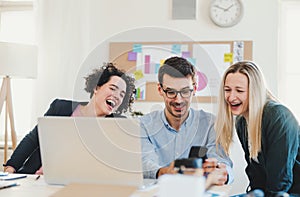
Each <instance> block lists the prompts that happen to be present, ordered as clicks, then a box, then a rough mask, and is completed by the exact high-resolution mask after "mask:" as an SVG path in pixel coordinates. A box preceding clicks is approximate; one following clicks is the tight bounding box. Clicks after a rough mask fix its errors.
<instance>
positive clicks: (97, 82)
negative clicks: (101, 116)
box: [84, 63, 135, 114]
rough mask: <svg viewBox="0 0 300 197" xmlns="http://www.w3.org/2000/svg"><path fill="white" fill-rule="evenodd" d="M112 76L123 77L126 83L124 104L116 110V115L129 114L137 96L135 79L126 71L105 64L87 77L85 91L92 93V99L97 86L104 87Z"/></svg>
mask: <svg viewBox="0 0 300 197" xmlns="http://www.w3.org/2000/svg"><path fill="white" fill-rule="evenodd" d="M112 76H118V77H121V78H122V79H123V80H124V81H125V83H126V94H125V97H124V99H123V102H122V104H121V105H120V106H119V108H118V109H117V110H116V112H115V113H116V114H122V113H125V112H127V110H128V109H129V112H131V107H132V104H133V102H134V95H135V85H134V82H135V79H134V78H133V77H131V76H129V75H128V74H126V72H125V71H123V70H120V69H118V68H117V67H115V66H114V64H113V63H103V66H102V67H101V68H99V69H94V70H93V72H92V73H91V74H89V75H88V76H87V77H85V88H84V90H85V91H87V92H88V93H90V98H92V96H93V94H94V89H95V88H96V87H97V86H102V85H104V84H105V83H107V82H108V81H109V80H110V78H111V77H112Z"/></svg>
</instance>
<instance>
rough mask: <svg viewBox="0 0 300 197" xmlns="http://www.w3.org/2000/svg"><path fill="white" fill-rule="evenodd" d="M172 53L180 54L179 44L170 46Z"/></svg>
mask: <svg viewBox="0 0 300 197" xmlns="http://www.w3.org/2000/svg"><path fill="white" fill-rule="evenodd" d="M172 52H173V53H176V54H180V52H181V45H180V44H173V45H172Z"/></svg>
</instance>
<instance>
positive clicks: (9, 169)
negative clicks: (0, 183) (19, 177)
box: [4, 166, 16, 173]
mask: <svg viewBox="0 0 300 197" xmlns="http://www.w3.org/2000/svg"><path fill="white" fill-rule="evenodd" d="M4 172H8V173H15V172H16V170H15V168H14V167H11V166H5V167H4Z"/></svg>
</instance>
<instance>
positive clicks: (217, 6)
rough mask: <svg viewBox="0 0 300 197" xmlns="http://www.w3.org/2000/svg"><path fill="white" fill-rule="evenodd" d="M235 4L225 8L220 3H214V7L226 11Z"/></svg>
mask: <svg viewBox="0 0 300 197" xmlns="http://www.w3.org/2000/svg"><path fill="white" fill-rule="evenodd" d="M233 6H234V4H231V5H230V6H229V7H228V8H223V7H221V6H219V5H214V7H216V8H219V9H221V10H223V11H224V12H227V11H228V10H229V9H230V8H232V7H233Z"/></svg>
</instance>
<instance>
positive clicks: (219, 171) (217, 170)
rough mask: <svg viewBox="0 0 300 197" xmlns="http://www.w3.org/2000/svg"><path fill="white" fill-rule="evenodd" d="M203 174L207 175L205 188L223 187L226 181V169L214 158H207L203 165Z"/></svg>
mask: <svg viewBox="0 0 300 197" xmlns="http://www.w3.org/2000/svg"><path fill="white" fill-rule="evenodd" d="M203 169H204V172H206V173H209V174H208V176H207V179H206V188H208V187H209V186H211V185H224V184H225V183H226V181H227V178H228V177H227V174H228V173H227V169H226V165H225V164H223V163H218V161H217V160H216V159H215V158H208V159H206V160H205V162H204V163H203Z"/></svg>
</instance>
